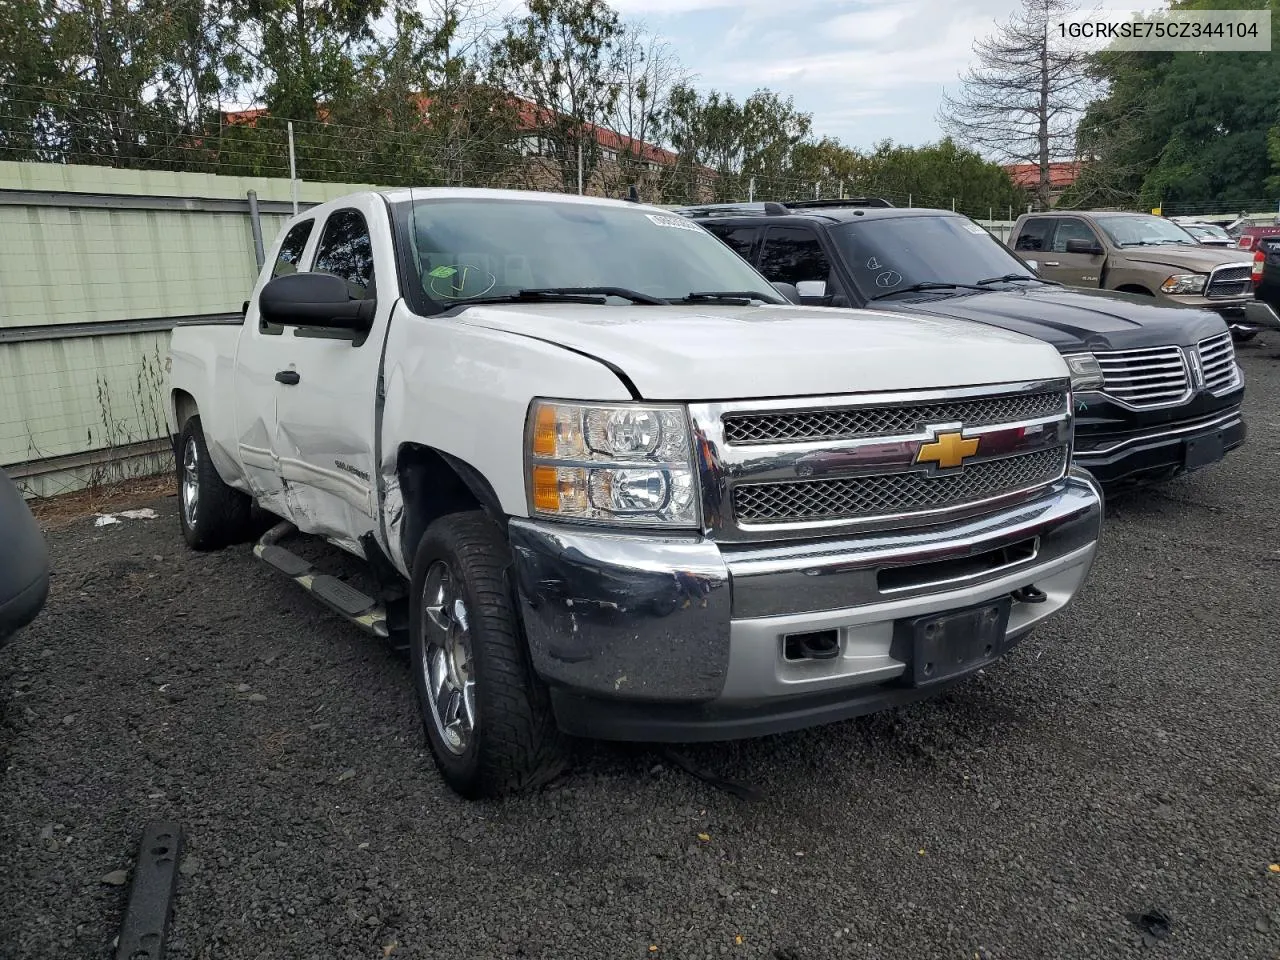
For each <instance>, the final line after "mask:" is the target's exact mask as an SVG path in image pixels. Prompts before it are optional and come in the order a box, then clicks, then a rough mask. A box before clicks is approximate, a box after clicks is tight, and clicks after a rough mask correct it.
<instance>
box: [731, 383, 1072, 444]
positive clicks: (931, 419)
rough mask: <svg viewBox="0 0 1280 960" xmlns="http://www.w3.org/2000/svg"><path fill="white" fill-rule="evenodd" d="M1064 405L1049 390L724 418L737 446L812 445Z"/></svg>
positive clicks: (1002, 418)
mask: <svg viewBox="0 0 1280 960" xmlns="http://www.w3.org/2000/svg"><path fill="white" fill-rule="evenodd" d="M1065 407H1066V394H1064V393H1060V392H1053V391H1049V392H1045V393H1032V394H1011V395H1009V396H1006V397H979V398H977V399H973V400H955V401H951V402H948V403H928V404H904V405H902V406H893V407H845V408H843V409H834V410H800V411H788V412H786V413H752V414H739V415H733V416H727V417H725V418H724V435H725V439H726V440H727V441H728V442H729V443H732V444H735V445H739V446H745V445H748V444H759V443H811V442H814V441H820V440H847V439H850V438H853V437H878V436H892V435H893V434H902V433H913V432H915V431H917V430H919V429H920V428H921V427H923V426H925V425H927V424H931V423H963V424H965V425H966V426H972V427H976V426H983V425H986V424H991V423H1010V422H1013V421H1017V420H1033V419H1036V418H1038V417H1047V416H1051V415H1053V414H1055V413H1061V412H1062V411H1063V410H1064V409H1065Z"/></svg>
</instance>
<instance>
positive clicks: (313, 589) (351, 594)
mask: <svg viewBox="0 0 1280 960" xmlns="http://www.w3.org/2000/svg"><path fill="white" fill-rule="evenodd" d="M297 532H298V528H297V527H295V526H294V525H293V524H292V523H289V522H288V521H287V520H282V521H281V522H280V523H277V524H276V525H275V526H274V527H272V528H271V529H270V530H268V531H267V532H266V533H264V534H263V535H262V539H260V540H259V541H258V542H257V543H255V544H254V545H253V554H254V556H256V557H257V558H258V559H259V560H264V561H266V562H267V563H268V564H270V565H271V566H273V567H275V568H276V569H277V570H279V571H280V572H281V573H283V574H284V575H285V576H287V577H289V578H290V579H291V580H293V582H294V583H296V584H298V586H300V587H302V589H304V590H306V591H307V592H308V593H310V594H312V595H313V596H315V598H316V599H317V600H319V601H320V602H321V603H323V604H324V605H325V606H326V607H328V608H329V609H331V610H333V611H334V612H335V613H337V614H339V615H341V616H343V617H346V619H348V620H350V621H351V622H352V623H354V624H355V625H356V626H357V627H359V628H360V629H361V630H364V631H365V632H366V633H371V634H373V635H374V636H375V637H380V638H382V639H384V640H385V639H387V638H388V637H390V635H391V631H390V629H389V627H388V626H387V608H386V607H385V606H384V605H383V604H381V603H379V602H378V601H377V600H375V599H374V598H373V597H370V596H368V595H367V594H364V593H362V592H360V591H359V590H357V589H356V588H355V587H353V586H351V584H349V583H346V582H345V581H342V580H339V579H338V578H337V577H334V576H330V575H329V574H327V573H321V572H320V571H319V570H318V569H316V568H315V567H314V566H312V565H311V562H310V561H308V560H304V559H303V558H302V557H300V556H298V555H297V554H296V553H294V552H293V551H292V550H286V549H285V548H284V547H282V546H280V541H281V540H283V539H285V538H286V537H288V536H290V535H291V534H294V533H297Z"/></svg>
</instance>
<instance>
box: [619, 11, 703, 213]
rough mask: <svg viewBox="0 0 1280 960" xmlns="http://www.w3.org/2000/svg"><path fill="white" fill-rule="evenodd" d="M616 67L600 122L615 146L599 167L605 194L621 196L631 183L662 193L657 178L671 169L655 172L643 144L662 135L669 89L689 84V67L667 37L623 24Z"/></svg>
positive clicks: (665, 168) (671, 92) (643, 191)
mask: <svg viewBox="0 0 1280 960" xmlns="http://www.w3.org/2000/svg"><path fill="white" fill-rule="evenodd" d="M617 68H618V69H617V86H618V96H617V99H616V100H615V101H614V104H613V107H612V109H610V110H609V111H608V113H607V115H606V116H605V122H604V126H605V127H606V128H607V129H608V130H610V131H612V132H613V133H615V134H617V140H618V143H617V147H618V149H617V157H616V159H615V161H614V162H612V163H604V164H602V165H601V168H600V170H601V174H602V177H601V179H602V182H603V186H604V191H605V194H606V195H610V196H616V195H619V194H621V193H622V192H623V191H625V190H626V189H627V188H628V187H629V186H630V185H632V184H636V185H640V186H643V187H644V189H643V190H642V191H641V192H642V193H644V194H648V193H650V192H651V191H652V190H653V188H655V187H656V188H657V192H658V193H659V194H661V193H662V192H663V185H662V183H661V180H662V178H663V177H667V176H671V175H672V171H671V169H670V167H669V166H667V165H663V166H662V167H661V168H660V169H659V170H658V171H656V172H655V171H653V170H652V169H651V168H650V163H652V162H654V161H652V160H651V158H650V157H649V155H648V150H647V147H646V145H647V144H656V143H657V142H658V141H659V140H660V139H661V138H662V135H663V123H664V119H665V117H664V113H665V111H666V109H667V106H668V103H669V102H670V99H671V96H672V94H673V92H674V91H675V90H676V89H677V88H679V87H682V86H683V85H685V84H687V83H688V79H689V78H688V71H686V70H685V68H684V67H683V66H682V65H681V63H680V61H679V60H678V59H677V58H676V56H675V54H674V53H673V52H672V51H671V48H670V46H669V45H668V44H667V43H666V42H665V41H663V40H661V39H660V38H658V37H656V36H654V35H652V34H650V33H648V32H647V31H645V30H644V29H643V28H641V27H623V28H622V32H621V36H620V38H619V40H618V44H617Z"/></svg>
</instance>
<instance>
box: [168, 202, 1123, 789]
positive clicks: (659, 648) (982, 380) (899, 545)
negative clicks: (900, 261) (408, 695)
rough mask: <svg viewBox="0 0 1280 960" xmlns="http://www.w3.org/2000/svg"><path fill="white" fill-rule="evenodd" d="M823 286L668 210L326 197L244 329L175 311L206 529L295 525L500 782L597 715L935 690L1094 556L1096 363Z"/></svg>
mask: <svg viewBox="0 0 1280 960" xmlns="http://www.w3.org/2000/svg"><path fill="white" fill-rule="evenodd" d="M792 294H793V291H789V290H787V288H786V287H785V285H779V286H778V287H777V288H775V287H774V286H772V285H770V284H769V282H768V281H766V280H765V279H764V278H763V277H762V276H760V275H759V274H758V273H756V271H755V270H754V269H752V268H751V267H750V266H749V265H748V264H747V263H746V262H745V261H743V260H742V259H740V258H739V257H738V256H737V254H735V253H733V252H732V251H731V250H730V249H729V248H728V247H726V246H725V245H724V244H723V243H721V242H720V241H719V240H718V239H716V238H715V237H714V236H712V235H711V234H709V233H707V232H706V231H705V230H703V228H702V227H701V226H699V225H697V224H695V223H692V222H690V221H689V220H686V219H684V218H682V217H677V216H673V215H670V214H669V213H667V212H666V211H664V210H662V209H660V208H657V207H650V206H644V205H640V204H636V203H628V202H623V201H611V200H599V199H590V198H583V197H574V196H564V195H559V194H538V193H523V192H516V191H486V190H461V189H424V190H389V191H384V192H369V193H360V194H355V195H352V196H348V197H345V198H343V199H341V200H336V201H332V202H329V203H326V204H323V205H321V206H318V207H315V208H313V209H310V210H307V211H306V212H304V213H301V214H299V215H298V216H296V217H294V218H293V219H292V220H291V221H290V222H289V223H288V224H287V225H286V227H285V229H284V230H283V231H282V233H281V236H280V237H279V239H278V240H277V242H276V243H275V245H274V247H273V248H272V250H271V251H270V255H269V257H268V260H267V264H266V266H265V268H264V269H263V271H262V275H261V276H260V278H259V279H258V282H257V284H256V285H255V287H254V290H253V293H252V295H251V297H250V299H249V300H248V302H247V305H246V310H245V315H244V318H243V322H237V323H227V324H223V325H207V324H205V325H191V326H182V327H180V328H179V329H177V330H175V331H174V333H173V341H172V349H171V374H170V377H171V403H170V408H169V416H170V425H171V428H172V433H173V435H174V443H175V450H176V452H177V458H178V478H179V482H180V490H181V523H182V531H183V534H184V536H185V537H186V540H187V542H188V544H190V546H192V547H193V548H195V549H213V548H217V547H221V546H225V545H227V544H230V543H234V542H238V541H239V542H243V541H247V540H249V539H252V538H253V536H254V535H255V534H256V533H258V532H261V528H263V527H265V526H266V524H265V523H258V522H257V518H258V517H260V516H261V515H263V513H264V512H265V514H267V515H274V517H275V518H278V520H279V522H278V523H277V524H276V526H274V527H272V528H271V529H270V530H268V531H267V532H266V533H265V534H264V535H263V536H262V538H261V539H260V540H259V541H258V543H257V545H256V546H255V547H254V550H255V552H256V553H257V555H258V556H259V557H261V558H262V559H263V560H265V561H267V562H268V563H269V564H271V565H272V566H274V567H276V568H278V569H279V570H281V571H283V572H284V573H286V574H288V575H289V576H292V577H293V578H294V579H295V580H297V581H298V583H299V584H301V585H302V586H303V587H305V588H307V589H308V590H310V591H312V593H314V594H315V596H316V597H317V598H319V599H320V600H322V601H324V602H325V603H326V604H328V605H329V606H330V607H331V608H332V609H334V610H335V611H337V612H339V613H340V614H342V615H344V616H346V617H347V618H348V619H350V620H351V621H353V622H355V623H357V624H359V625H360V626H362V627H363V628H364V629H366V630H368V631H370V632H372V633H374V634H377V635H379V636H390V637H392V638H393V639H396V638H400V639H401V642H402V643H403V644H404V645H406V646H407V647H408V650H409V656H410V659H411V661H412V665H413V675H414V679H415V683H416V685H417V689H418V694H419V698H420V701H421V707H422V714H423V722H424V726H425V729H426V735H427V739H428V741H429V743H430V746H431V749H432V752H433V755H434V757H435V760H436V764H437V766H438V767H439V769H440V772H441V774H442V775H443V777H444V778H445V780H446V781H447V782H448V783H449V785H450V786H451V787H453V788H454V789H455V790H456V791H458V792H459V793H461V794H462V795H464V796H468V797H477V796H486V795H494V794H499V793H502V792H506V791H508V790H512V789H519V788H522V787H526V786H531V785H535V784H538V783H541V782H545V780H546V779H547V778H548V777H550V776H551V775H553V774H554V773H556V772H557V771H559V770H560V769H562V767H563V764H564V746H565V738H566V735H576V736H585V737H592V738H607V739H622V740H639V741H650V742H657V741H667V742H671V741H676V742H679V741H695V740H721V739H731V738H736V737H747V736H756V735H762V734H767V733H773V732H778V731H784V730H791V729H796V728H800V727H804V726H808V725H813V724H819V723H825V722H830V721H835V720H839V719H842V718H846V717H851V716H855V715H858V714H863V713H867V712H870V711H873V710H879V709H882V708H887V707H890V706H893V705H896V704H901V703H905V702H908V701H911V700H914V699H917V698H920V697H923V696H926V695H928V694H930V693H933V692H936V691H938V690H941V689H943V688H945V687H947V686H949V685H951V684H953V683H954V682H956V681H957V680H958V679H960V678H962V677H964V676H967V675H969V674H972V673H973V672H975V671H976V670H978V669H980V668H982V667H983V666H986V665H988V664H990V663H991V662H992V661H993V660H996V659H997V658H999V657H1000V656H1001V655H1003V654H1004V653H1005V652H1007V651H1008V650H1009V649H1010V648H1011V647H1012V645H1013V644H1014V643H1016V642H1017V641H1018V640H1019V639H1021V638H1022V637H1023V636H1024V635H1026V633H1027V632H1028V630H1029V629H1030V628H1031V627H1032V626H1033V625H1034V624H1036V623H1038V622H1039V621H1041V620H1043V619H1044V618H1045V617H1047V616H1049V615H1050V614H1052V613H1054V612H1055V611H1057V610H1060V609H1062V608H1063V607H1064V606H1065V605H1067V604H1068V603H1069V602H1071V600H1072V598H1073V597H1074V596H1075V595H1076V593H1077V592H1078V591H1079V589H1080V587H1081V584H1082V582H1083V581H1084V580H1085V577H1086V575H1087V573H1088V571H1089V569H1090V566H1091V565H1092V562H1093V557H1094V552H1095V549H1096V545H1097V539H1098V534H1099V527H1100V523H1101V515H1102V509H1101V499H1100V495H1099V491H1098V488H1097V486H1096V485H1095V483H1094V482H1093V481H1092V479H1091V478H1090V477H1089V476H1088V475H1087V474H1084V473H1081V472H1079V471H1076V470H1074V469H1072V468H1071V467H1070V460H1071V444H1072V402H1071V373H1070V371H1069V370H1068V367H1067V366H1066V365H1065V363H1064V361H1063V360H1062V358H1061V357H1060V356H1059V354H1058V351H1057V350H1055V349H1054V348H1053V347H1052V346H1050V345H1048V344H1046V343H1041V342H1039V341H1037V340H1032V339H1030V338H1025V337H1023V336H1021V335H1018V334H1013V333H1008V332H1004V331H1000V330H996V329H994V328H991V327H985V326H980V325H977V324H970V323H967V322H964V321H957V320H950V319H945V318H939V317H927V318H926V317H914V316H911V315H904V314H902V313H896V312H895V313H892V314H889V313H876V312H872V311H857V310H835V309H830V308H821V309H819V308H813V309H810V308H805V307H800V306H795V305H793V304H792V303H791V302H790V300H789V296H790V295H792ZM254 504H256V506H257V508H258V509H256V510H255V509H254ZM255 526H257V527H258V529H257V530H255V529H254V528H255ZM296 535H310V536H314V537H319V538H323V539H325V540H328V541H330V542H331V543H333V544H336V545H337V546H338V547H341V548H342V549H343V550H346V551H349V552H350V553H352V554H355V555H356V556H358V557H360V558H362V559H363V560H364V561H366V562H367V569H368V570H369V571H371V575H370V578H369V584H368V585H358V584H357V583H355V582H354V581H352V580H343V579H339V578H338V577H335V576H333V575H330V574H325V573H323V572H322V571H320V570H318V569H316V568H315V567H314V566H313V565H312V564H311V563H310V562H308V561H306V560H304V559H302V558H301V557H300V556H299V555H298V554H297V553H295V552H293V551H290V550H289V549H288V548H286V547H285V546H283V543H284V541H285V540H286V538H288V537H290V536H296ZM361 569H366V568H364V567H362V568H361Z"/></svg>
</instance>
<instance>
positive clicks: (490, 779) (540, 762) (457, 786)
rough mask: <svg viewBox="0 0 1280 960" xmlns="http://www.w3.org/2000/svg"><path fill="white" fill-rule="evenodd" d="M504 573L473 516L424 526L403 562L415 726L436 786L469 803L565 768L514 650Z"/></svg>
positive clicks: (502, 552)
mask: <svg viewBox="0 0 1280 960" xmlns="http://www.w3.org/2000/svg"><path fill="white" fill-rule="evenodd" d="M510 564H511V553H510V550H509V548H508V546H507V543H506V540H505V539H504V538H503V536H502V533H501V532H500V531H499V529H498V528H497V526H496V525H495V524H494V523H493V521H491V520H490V519H489V518H488V517H487V516H485V514H484V513H482V512H480V511H472V512H468V513H455V514H450V515H447V516H444V517H441V518H440V519H439V520H436V521H435V522H434V523H432V524H431V526H430V527H428V529H427V532H426V534H424V535H423V538H422V542H421V543H420V544H419V545H418V550H417V553H416V555H415V557H414V562H413V590H412V593H411V595H410V610H409V626H410V630H411V640H410V646H409V655H410V659H411V662H412V665H413V676H414V685H415V686H416V687H417V691H418V702H419V707H420V708H421V711H422V723H423V727H424V728H425V730H426V736H427V743H428V745H429V746H430V747H431V755H432V757H433V758H434V760H435V764H436V768H437V769H438V770H439V771H440V775H441V777H443V778H444V780H445V782H446V783H447V784H448V785H449V786H450V787H451V788H452V789H453V790H454V791H455V792H456V793H458V794H460V795H461V796H463V797H466V798H467V799H469V800H475V799H480V798H484V797H496V796H501V795H503V794H507V793H511V792H514V791H519V790H525V789H531V788H534V787H538V786H541V785H542V784H545V783H546V782H547V781H549V780H551V779H552V778H553V777H555V776H556V775H558V774H559V773H560V772H561V771H562V770H563V769H564V768H565V765H566V761H567V743H566V740H565V738H564V735H563V734H561V733H560V731H559V729H558V728H557V726H556V723H555V717H554V715H553V714H552V710H551V703H550V697H549V696H548V693H547V688H546V685H545V684H544V683H543V682H542V681H541V680H540V679H539V678H538V677H537V675H536V674H535V673H534V671H533V667H532V665H531V664H530V662H529V657H528V653H527V650H526V648H525V645H524V644H525V641H524V636H523V633H522V631H521V629H520V621H519V617H518V615H517V613H516V610H515V607H514V604H513V602H512V595H511V591H510V590H509V588H508V583H507V577H506V570H507V568H508V567H509V566H510Z"/></svg>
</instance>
